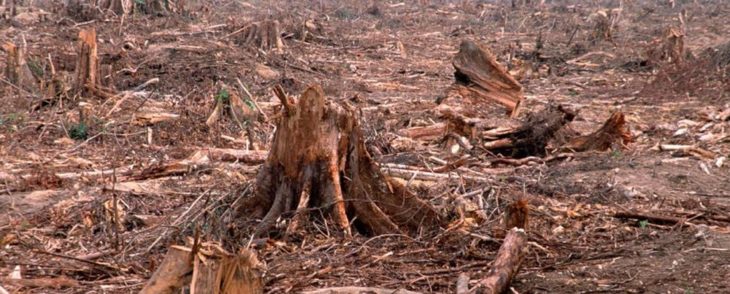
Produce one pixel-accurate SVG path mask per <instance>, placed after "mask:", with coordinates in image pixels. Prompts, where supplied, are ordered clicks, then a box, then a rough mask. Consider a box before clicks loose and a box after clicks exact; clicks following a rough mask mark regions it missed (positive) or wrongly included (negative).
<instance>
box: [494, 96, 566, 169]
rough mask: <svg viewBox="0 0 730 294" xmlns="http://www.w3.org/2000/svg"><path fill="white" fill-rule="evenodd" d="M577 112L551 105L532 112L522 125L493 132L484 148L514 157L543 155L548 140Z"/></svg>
mask: <svg viewBox="0 0 730 294" xmlns="http://www.w3.org/2000/svg"><path fill="white" fill-rule="evenodd" d="M574 117H575V114H574V113H573V112H572V111H570V110H567V109H565V108H563V107H561V106H552V105H551V106H549V107H547V108H546V109H545V110H543V111H541V112H538V113H535V114H531V115H530V116H528V118H527V121H526V122H525V123H524V124H523V125H522V126H520V127H518V128H516V129H514V130H512V131H509V132H506V131H503V132H499V133H494V134H491V135H493V136H491V138H490V141H488V142H486V143H485V144H484V146H483V147H484V148H485V149H487V150H490V151H492V152H494V153H497V154H502V155H505V156H508V157H513V158H523V157H527V156H543V155H545V154H546V151H545V148H546V147H547V145H548V142H549V141H550V140H551V139H552V138H553V137H554V136H555V134H556V132H557V131H558V130H560V129H561V128H562V127H563V126H564V125H565V124H566V123H568V122H570V121H572V120H573V118H574Z"/></svg>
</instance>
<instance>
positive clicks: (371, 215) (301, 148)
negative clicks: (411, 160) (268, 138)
mask: <svg viewBox="0 0 730 294" xmlns="http://www.w3.org/2000/svg"><path fill="white" fill-rule="evenodd" d="M275 94H276V96H277V97H278V98H279V99H280V100H281V104H282V108H283V109H282V114H281V118H280V120H279V121H278V123H277V128H276V132H275V133H274V139H273V142H272V144H271V151H270V153H269V157H268V158H267V160H266V162H265V163H264V165H263V166H262V168H261V170H260V172H259V174H258V177H257V178H256V187H255V190H254V197H252V198H251V199H250V201H248V203H245V204H244V205H243V206H242V207H241V209H240V213H241V214H243V215H247V216H253V217H254V218H263V219H262V221H261V222H260V223H259V225H258V226H257V228H256V232H255V235H257V236H260V235H267V234H269V232H270V230H271V228H272V227H274V225H275V223H276V222H277V220H279V219H280V218H282V217H283V216H284V215H290V214H291V213H292V212H294V215H295V216H294V217H293V218H292V219H291V220H290V223H289V225H288V228H287V230H286V231H287V232H293V231H295V230H296V228H297V226H299V225H300V223H301V222H302V221H303V220H306V219H308V218H307V217H305V216H306V215H307V212H308V211H310V210H311V208H312V207H324V208H325V209H326V210H328V211H329V212H330V213H329V215H330V217H331V218H332V221H333V223H334V224H335V225H336V226H337V228H338V229H339V231H340V232H341V233H344V234H345V235H349V234H350V219H349V218H348V215H350V216H352V217H354V218H353V220H354V225H355V227H357V228H358V229H359V230H360V231H361V232H362V233H364V234H387V233H398V234H400V233H405V232H417V231H418V230H421V229H423V230H431V229H434V228H436V227H438V225H439V224H440V223H441V217H440V215H439V214H438V213H437V212H436V211H435V210H434V208H432V207H431V206H430V205H429V204H428V203H427V202H425V201H423V200H421V199H419V198H418V197H416V196H415V195H414V194H412V193H410V192H409V191H408V190H406V187H405V186H404V185H403V184H401V183H399V182H396V181H393V180H392V179H390V178H388V177H386V176H384V175H383V174H382V172H381V171H380V169H379V167H378V166H377V164H376V163H375V162H374V161H373V159H372V158H371V157H370V155H369V154H368V153H367V151H366V149H365V145H364V138H363V135H362V131H361V130H360V126H359V122H358V118H357V116H356V112H355V111H354V110H353V109H352V108H351V107H350V106H349V105H347V104H338V103H333V102H328V101H326V100H325V97H324V93H323V91H322V88H320V87H319V86H311V87H309V88H308V89H307V90H305V91H304V93H302V95H301V97H300V98H299V100H298V101H294V99H292V98H291V97H289V96H287V95H286V94H285V93H284V91H283V90H282V89H281V88H278V87H277V88H276V89H275Z"/></svg>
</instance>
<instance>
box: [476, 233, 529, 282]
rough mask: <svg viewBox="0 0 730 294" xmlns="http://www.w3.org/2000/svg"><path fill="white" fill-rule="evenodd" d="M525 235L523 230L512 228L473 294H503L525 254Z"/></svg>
mask: <svg viewBox="0 0 730 294" xmlns="http://www.w3.org/2000/svg"><path fill="white" fill-rule="evenodd" d="M526 245H527V234H526V233H525V231H524V230H523V229H520V228H512V229H511V230H510V231H509V233H507V237H505V238H504V242H503V243H502V246H501V247H499V252H497V257H496V258H495V259H494V264H493V265H492V268H491V269H490V270H489V272H488V273H487V275H486V276H485V277H484V278H483V279H482V280H480V281H479V282H478V283H477V285H476V286H475V288H474V289H473V292H474V293H494V294H496V293H504V292H505V291H507V289H508V288H509V285H510V283H511V282H512V279H513V278H514V277H515V276H516V275H517V271H518V270H519V268H520V265H522V261H523V260H524V258H525V254H526V253H527V247H526Z"/></svg>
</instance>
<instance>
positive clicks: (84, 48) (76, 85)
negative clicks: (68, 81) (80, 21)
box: [73, 28, 100, 93]
mask: <svg viewBox="0 0 730 294" xmlns="http://www.w3.org/2000/svg"><path fill="white" fill-rule="evenodd" d="M77 52H78V57H77V58H78V59H77V60H76V71H75V73H74V80H73V89H74V91H76V92H77V93H82V92H85V90H86V89H89V88H92V89H93V88H96V86H97V85H99V84H100V80H99V75H98V73H99V57H98V55H97V48H96V29H95V28H89V29H85V30H81V31H80V32H79V45H78V50H77Z"/></svg>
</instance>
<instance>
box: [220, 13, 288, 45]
mask: <svg viewBox="0 0 730 294" xmlns="http://www.w3.org/2000/svg"><path fill="white" fill-rule="evenodd" d="M230 37H233V40H234V41H235V42H236V43H237V44H240V45H245V46H254V47H256V48H259V49H262V50H271V49H276V50H283V49H284V42H283V41H282V40H281V30H280V27H279V21H277V20H266V21H262V22H254V23H251V24H248V25H246V26H244V27H243V28H241V29H238V30H236V31H234V32H232V33H230V34H228V35H226V36H225V37H223V38H224V39H227V38H230Z"/></svg>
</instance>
